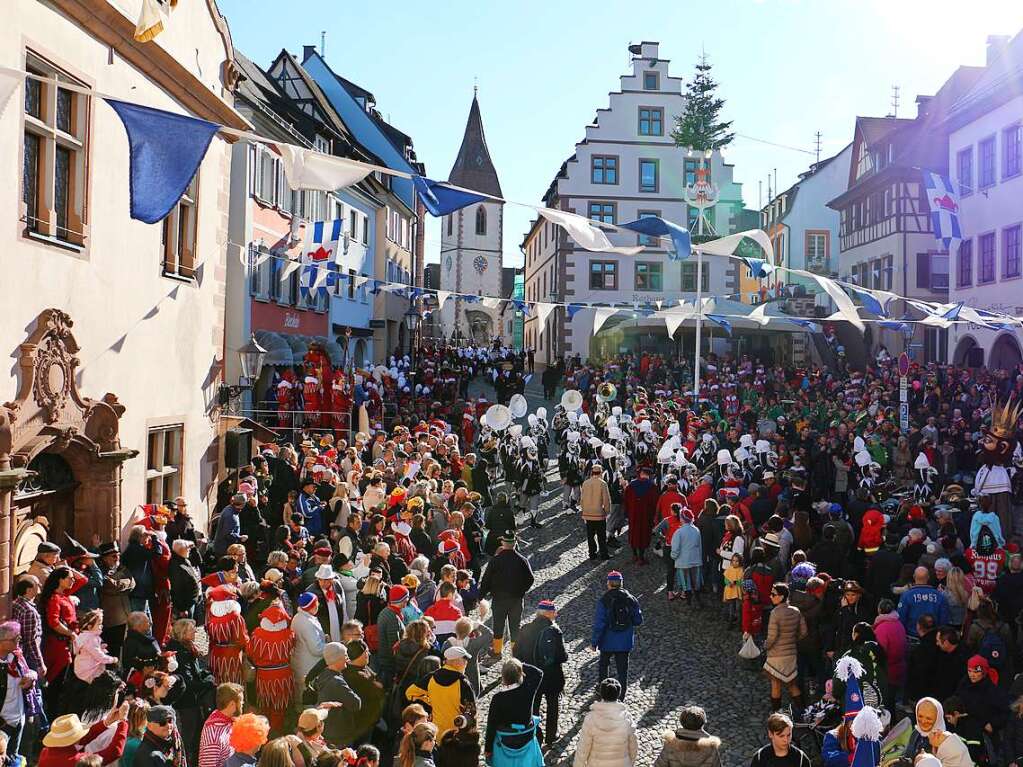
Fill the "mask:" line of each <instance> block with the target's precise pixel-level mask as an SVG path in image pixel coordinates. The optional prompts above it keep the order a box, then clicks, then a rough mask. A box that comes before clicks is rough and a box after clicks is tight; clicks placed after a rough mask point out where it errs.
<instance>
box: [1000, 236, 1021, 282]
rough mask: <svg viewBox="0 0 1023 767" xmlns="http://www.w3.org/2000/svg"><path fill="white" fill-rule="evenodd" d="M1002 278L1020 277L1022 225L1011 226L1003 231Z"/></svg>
mask: <svg viewBox="0 0 1023 767" xmlns="http://www.w3.org/2000/svg"><path fill="white" fill-rule="evenodd" d="M1002 253H1003V259H1004V260H1003V264H1002V277H1003V278H1004V279H1007V278H1009V277H1019V275H1020V225H1019V224H1016V226H1010V227H1009V228H1007V229H1003V230H1002Z"/></svg>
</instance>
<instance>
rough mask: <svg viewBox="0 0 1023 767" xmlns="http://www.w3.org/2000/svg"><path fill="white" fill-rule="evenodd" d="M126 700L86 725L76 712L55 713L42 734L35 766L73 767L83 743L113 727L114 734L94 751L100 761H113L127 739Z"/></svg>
mask: <svg viewBox="0 0 1023 767" xmlns="http://www.w3.org/2000/svg"><path fill="white" fill-rule="evenodd" d="M127 716H128V702H127V701H125V702H124V703H122V704H121V705H120V706H118V707H117V708H114V709H111V710H110V711H109V712H108V713H107V715H106V716H105V717H104V718H103V719H101V720H100V721H98V722H96V724H94V725H92V727H86V726H85V725H84V724H82V721H81V720H80V719H79V718H78V715H77V714H66V715H65V716H58V717H57V718H56V719H54V720H53V724H51V725H50V731H49V732H48V733H47V735H46V737H45V738H43V750H42V752H41V753H40V754H39V765H38V767H75V765H76V763H77V762H78V758H79V757H80V756H81V755H82V754H84V753H86V747H87V746H88V745H89V744H90V743H92V741H94V740H96V738H98V737H99V736H100V735H102V734H103V733H105V732H106V731H107V728H109V727H115V729H114V735H113V737H112V738H111V739H110V742H109V743H107V745H106V746H104V747H103V748H102V749H100V750H99V751H97V752H96V754H97V755H98V756H99V758H100V759H102V760H103V764H112V763H113V762H116V761H117V760H118V759H120V758H121V754H123V753H124V744H125V741H127V739H128V722H127V721H126V720H125V717H127Z"/></svg>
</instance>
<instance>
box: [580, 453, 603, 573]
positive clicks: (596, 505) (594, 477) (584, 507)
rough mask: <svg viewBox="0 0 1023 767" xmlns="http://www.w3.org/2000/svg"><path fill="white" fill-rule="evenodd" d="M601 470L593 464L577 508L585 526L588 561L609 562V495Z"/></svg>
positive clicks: (597, 465) (598, 465)
mask: <svg viewBox="0 0 1023 767" xmlns="http://www.w3.org/2000/svg"><path fill="white" fill-rule="evenodd" d="M603 473H604V472H603V469H602V468H601V466H600V464H594V465H593V468H591V469H590V476H589V478H588V479H587V480H586V481H585V482H583V485H582V491H581V493H580V497H579V507H580V511H581V512H582V518H583V522H584V523H585V525H586V545H587V547H588V548H589V551H590V559H597V558H598V555H599V559H601V560H603V561H605V562H606V561H607V560H609V559H610V558H611V557H610V555H609V554H608V553H607V517H608V515H609V514H610V513H611V493H610V488H609V487H608V484H607V482H605V481H604V477H603Z"/></svg>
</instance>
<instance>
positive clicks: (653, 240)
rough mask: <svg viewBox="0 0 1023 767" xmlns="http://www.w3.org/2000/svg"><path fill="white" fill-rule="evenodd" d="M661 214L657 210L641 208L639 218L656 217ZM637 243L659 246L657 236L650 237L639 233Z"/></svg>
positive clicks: (659, 242)
mask: <svg viewBox="0 0 1023 767" xmlns="http://www.w3.org/2000/svg"><path fill="white" fill-rule="evenodd" d="M660 215H661V211H659V210H641V211H639V218H657V217H658V216H660ZM639 244H640V245H647V246H653V247H655V248H656V247H659V246H660V244H661V241H660V238H659V237H650V236H648V235H645V234H641V235H639Z"/></svg>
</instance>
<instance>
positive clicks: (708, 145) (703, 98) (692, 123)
mask: <svg viewBox="0 0 1023 767" xmlns="http://www.w3.org/2000/svg"><path fill="white" fill-rule="evenodd" d="M710 68H711V67H710V64H709V63H707V56H706V55H703V56H701V57H700V63H699V64H697V65H696V74H695V75H694V77H693V79H692V80H691V81H690V82H689V84H688V85H687V86H686V92H685V95H684V96H683V99H684V101H685V106H684V108H683V111H682V114H680V115H676V116H675V130H673V131H672V132H671V137H672V138H673V139H675V145H676V146H680V147H692V148H693V149H696V150H699V151H705V150H707V149H720V148H721V147H724V146H728V145H729V144H731V143H732V139H734V138H735V134H734V133H733V132H731V131H729V130H728V129H729V128H731V127H732V122H731V121H730V120H729V121H728V122H721V121H720V120H719V115H720V113H721V108H722V107H723V106H724V105H725V100H724V99H720V98H717V97H716V95H715V91H716V90H717V87H718V84H717V83H716V82H714V78H712V77H711V76H710Z"/></svg>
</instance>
